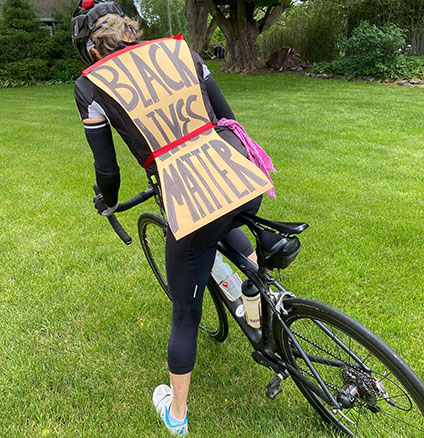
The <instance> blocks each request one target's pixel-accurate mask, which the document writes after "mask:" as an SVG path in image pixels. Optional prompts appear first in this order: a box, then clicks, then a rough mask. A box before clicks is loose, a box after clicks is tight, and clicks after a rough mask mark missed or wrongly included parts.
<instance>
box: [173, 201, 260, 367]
mask: <svg viewBox="0 0 424 438" xmlns="http://www.w3.org/2000/svg"><path fill="white" fill-rule="evenodd" d="M261 200H262V197H258V198H256V199H254V200H253V201H250V202H248V203H247V204H245V205H243V206H242V207H239V208H237V209H236V210H234V211H232V212H230V213H228V214H226V215H225V216H223V217H221V218H219V219H217V220H215V221H213V222H211V223H210V224H208V225H206V226H204V227H203V228H201V229H200V230H198V231H195V232H194V233H191V234H189V235H188V236H186V237H184V238H182V239H180V240H178V241H177V240H175V238H174V236H173V235H172V233H168V236H167V239H166V273H167V277H168V286H169V290H170V293H171V296H172V325H171V333H170V336H169V343H168V367H169V371H171V373H174V374H186V373H189V372H190V371H192V370H193V367H194V363H195V361H196V352H197V332H198V329H199V324H200V319H201V316H202V302H203V292H204V290H205V287H206V284H207V281H208V278H209V274H210V272H211V269H212V266H213V263H214V260H215V253H216V245H217V243H218V242H219V241H220V240H222V239H224V238H226V239H227V241H228V242H229V243H230V244H231V245H233V246H235V247H236V248H237V249H239V250H240V251H241V252H242V253H244V254H245V255H249V254H250V253H251V252H252V251H253V248H252V247H251V245H250V242H249V240H248V238H247V236H246V235H245V234H244V233H243V232H242V231H241V230H240V229H238V228H236V227H238V226H240V224H237V222H236V221H235V220H234V218H235V216H236V215H237V214H238V213H240V212H248V213H251V214H255V213H256V212H257V211H258V209H259V206H260V203H261Z"/></svg>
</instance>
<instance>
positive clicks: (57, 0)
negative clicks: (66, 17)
mask: <svg viewBox="0 0 424 438" xmlns="http://www.w3.org/2000/svg"><path fill="white" fill-rule="evenodd" d="M4 2H5V0H0V7H1V5H2V4H3V3H4ZM64 2H65V1H64V0H29V3H30V4H31V5H32V6H34V9H35V12H36V14H37V15H38V17H39V18H41V19H42V20H51V17H52V15H53V14H54V12H55V11H56V10H59V9H60V6H61V5H62V4H63V3H64ZM0 15H1V11H0Z"/></svg>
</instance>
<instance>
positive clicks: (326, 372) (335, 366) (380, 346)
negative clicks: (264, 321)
mask: <svg viewBox="0 0 424 438" xmlns="http://www.w3.org/2000/svg"><path fill="white" fill-rule="evenodd" d="M284 308H285V309H286V310H287V311H288V316H284V317H283V318H284V320H285V323H286V324H287V325H288V326H289V328H290V330H291V331H292V333H293V334H294V336H295V338H296V340H297V341H298V342H299V344H300V345H301V347H302V349H303V350H304V352H305V353H306V355H307V357H308V358H309V360H310V361H311V362H312V364H313V366H314V367H315V369H316V371H317V372H318V374H319V376H320V377H321V378H322V380H323V381H324V382H325V386H326V387H327V388H328V389H329V391H330V392H331V394H332V395H333V397H334V398H335V399H336V400H337V401H338V402H339V403H341V404H343V406H344V408H343V409H342V413H334V411H333V407H332V406H330V405H329V404H328V403H327V402H326V401H325V400H323V398H322V397H320V396H319V395H317V393H316V392H314V391H313V390H312V389H311V387H314V385H315V387H319V388H321V387H320V385H319V383H318V381H317V379H316V378H315V377H314V375H313V373H312V372H311V370H310V369H309V367H308V366H307V364H306V361H305V360H304V359H303V358H302V355H301V354H300V352H299V351H298V349H297V348H296V346H295V345H294V342H293V341H292V340H291V339H289V336H288V335H287V333H286V332H285V331H284V330H283V329H282V326H281V323H280V322H279V321H277V320H276V322H275V324H274V334H275V336H276V339H277V340H278V345H279V346H280V349H281V351H280V353H281V356H282V358H283V359H284V360H286V361H287V362H288V363H289V364H290V365H291V366H293V367H295V368H296V369H297V370H298V371H299V372H300V373H301V374H302V375H303V378H302V379H301V378H299V377H295V375H294V374H293V375H292V377H293V379H294V381H295V383H296V385H297V386H298V387H299V389H300V390H301V392H302V393H303V395H304V396H305V397H306V399H307V400H308V401H309V403H310V404H311V405H312V406H313V407H314V408H315V409H316V410H317V412H318V413H319V414H320V415H321V416H322V417H323V418H324V419H325V420H326V421H329V422H330V423H332V425H333V426H335V427H336V428H337V429H339V430H340V431H342V432H344V433H345V434H347V435H349V436H352V437H360V438H366V437H369V438H371V437H372V438H375V437H385V438H388V437H397V438H401V437H402V438H403V437H420V436H424V384H423V382H422V381H421V380H420V379H419V377H418V376H417V375H416V374H415V373H414V372H413V371H412V370H411V368H410V367H409V366H408V365H407V364H406V363H405V362H404V361H403V360H402V359H401V358H400V357H399V356H398V355H397V354H396V353H395V352H394V351H393V350H392V349H391V348H390V347H389V346H388V345H387V344H385V343H384V342H383V341H382V340H381V339H380V338H379V337H378V336H376V335H375V334H374V333H372V332H371V331H370V330H368V329H367V328H365V327H364V326H363V325H361V324H360V323H359V322H357V321H356V320H354V319H353V318H351V317H349V316H348V315H346V314H344V313H343V312H341V311H339V310H337V309H335V308H333V307H331V306H328V305H326V304H324V303H320V302H318V301H314V300H310V299H306V298H291V299H288V300H287V301H285V302H284ZM307 381H309V382H310V384H309V385H308V384H307Z"/></svg>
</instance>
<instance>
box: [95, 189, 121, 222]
mask: <svg viewBox="0 0 424 438" xmlns="http://www.w3.org/2000/svg"><path fill="white" fill-rule="evenodd" d="M93 202H94V207H95V208H96V209H97V212H98V213H99V214H100V215H101V216H107V217H109V216H112V215H113V214H114V213H115V211H116V209H117V208H118V205H119V202H117V203H116V205H114V206H113V207H108V206H107V205H106V204H105V201H104V199H103V195H102V194H101V193H99V194H98V195H96V196H95V197H94V198H93Z"/></svg>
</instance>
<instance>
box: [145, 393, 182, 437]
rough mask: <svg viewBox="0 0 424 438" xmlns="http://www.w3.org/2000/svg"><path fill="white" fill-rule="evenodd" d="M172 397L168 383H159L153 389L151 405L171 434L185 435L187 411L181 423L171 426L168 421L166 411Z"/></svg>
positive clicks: (168, 408) (167, 411)
mask: <svg viewBox="0 0 424 438" xmlns="http://www.w3.org/2000/svg"><path fill="white" fill-rule="evenodd" d="M173 397H174V393H173V391H172V388H170V387H169V386H168V385H159V386H157V387H156V388H155V390H154V391H153V405H154V407H155V408H156V411H157V412H158V413H159V415H160V418H161V420H162V421H163V423H164V424H165V427H166V428H167V429H168V430H169V432H170V433H171V435H181V436H186V435H187V434H188V424H187V412H186V415H185V418H184V420H183V422H182V423H181V424H178V425H176V426H172V425H171V424H170V422H169V419H168V413H169V410H170V407H171V403H172V399H173Z"/></svg>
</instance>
